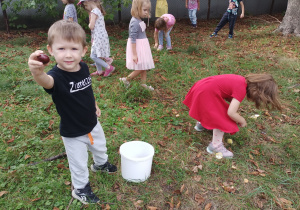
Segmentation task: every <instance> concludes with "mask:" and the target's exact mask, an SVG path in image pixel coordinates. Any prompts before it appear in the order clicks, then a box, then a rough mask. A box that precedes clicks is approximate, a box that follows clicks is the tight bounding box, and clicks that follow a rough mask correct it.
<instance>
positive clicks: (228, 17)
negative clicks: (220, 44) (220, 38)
mask: <svg viewBox="0 0 300 210" xmlns="http://www.w3.org/2000/svg"><path fill="white" fill-rule="evenodd" d="M236 18H237V15H234V14H232V13H231V12H227V11H226V12H225V13H224V15H223V17H222V19H221V20H220V22H219V24H218V25H217V27H216V29H215V33H216V34H217V33H218V32H219V31H220V30H221V29H222V28H223V26H225V25H226V23H227V22H229V34H230V35H233V28H234V24H235V21H236Z"/></svg>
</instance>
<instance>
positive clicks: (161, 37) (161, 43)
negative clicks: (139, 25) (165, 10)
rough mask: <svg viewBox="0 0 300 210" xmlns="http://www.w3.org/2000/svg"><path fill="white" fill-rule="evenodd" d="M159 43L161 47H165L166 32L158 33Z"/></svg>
mask: <svg viewBox="0 0 300 210" xmlns="http://www.w3.org/2000/svg"><path fill="white" fill-rule="evenodd" d="M158 43H159V45H162V46H163V45H164V31H163V30H160V31H158Z"/></svg>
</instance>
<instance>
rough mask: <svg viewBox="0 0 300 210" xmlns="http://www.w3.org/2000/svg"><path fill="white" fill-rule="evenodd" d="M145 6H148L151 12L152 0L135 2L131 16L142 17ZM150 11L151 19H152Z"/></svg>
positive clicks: (137, 0)
mask: <svg viewBox="0 0 300 210" xmlns="http://www.w3.org/2000/svg"><path fill="white" fill-rule="evenodd" d="M143 4H148V5H149V7H150V11H151V1H150V0H133V1H132V6H131V16H132V17H135V18H140V17H141V12H142V6H143ZM150 11H149V18H150V16H151V15H150V14H151V13H150Z"/></svg>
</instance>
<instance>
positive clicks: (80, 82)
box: [45, 62, 97, 137]
mask: <svg viewBox="0 0 300 210" xmlns="http://www.w3.org/2000/svg"><path fill="white" fill-rule="evenodd" d="M80 66H81V68H80V70H79V71H77V72H67V71H64V70H61V69H59V68H58V67H57V65H55V66H54V67H53V69H51V70H50V71H49V72H48V73H47V74H48V75H51V76H52V77H53V79H54V86H53V88H52V89H45V91H46V92H47V93H49V94H51V95H52V100H53V102H54V103H55V106H56V110H57V112H58V114H59V115H60V118H61V121H60V134H61V135H62V136H64V137H77V136H82V135H85V134H87V133H89V132H91V131H92V130H93V128H94V127H95V126H96V124H97V116H96V106H95V98H94V93H93V90H92V79H91V77H90V72H89V69H88V66H87V65H86V64H85V63H83V62H80Z"/></svg>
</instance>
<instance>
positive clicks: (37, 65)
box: [28, 50, 47, 74]
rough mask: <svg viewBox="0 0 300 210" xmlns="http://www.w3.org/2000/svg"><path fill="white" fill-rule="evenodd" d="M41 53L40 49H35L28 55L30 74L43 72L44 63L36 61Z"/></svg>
mask: <svg viewBox="0 0 300 210" xmlns="http://www.w3.org/2000/svg"><path fill="white" fill-rule="evenodd" d="M42 53H43V51H42V50H37V51H35V52H34V53H32V54H31V55H30V56H29V59H28V66H29V69H30V71H31V73H32V74H39V73H41V72H44V68H45V65H47V64H45V65H44V64H43V63H42V62H40V61H38V58H37V57H38V56H39V55H41V54H42Z"/></svg>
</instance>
